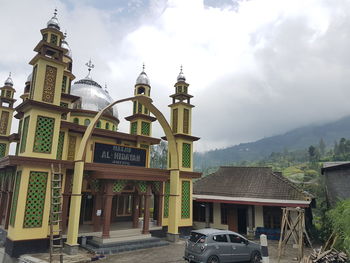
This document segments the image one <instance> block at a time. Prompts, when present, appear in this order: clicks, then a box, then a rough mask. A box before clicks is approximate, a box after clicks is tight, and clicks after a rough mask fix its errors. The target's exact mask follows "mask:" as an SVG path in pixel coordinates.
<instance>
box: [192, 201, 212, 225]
mask: <svg viewBox="0 0 350 263" xmlns="http://www.w3.org/2000/svg"><path fill="white" fill-rule="evenodd" d="M206 204H207V205H209V222H210V223H213V203H200V202H196V201H193V221H197V222H205V205H206Z"/></svg>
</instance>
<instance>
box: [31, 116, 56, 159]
mask: <svg viewBox="0 0 350 263" xmlns="http://www.w3.org/2000/svg"><path fill="white" fill-rule="evenodd" d="M54 127H55V119H54V118H49V117H44V116H38V119H37V123H36V131H35V138H34V146H33V151H34V152H38V153H51V148H52V137H53V133H54Z"/></svg>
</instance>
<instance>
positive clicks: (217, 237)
mask: <svg viewBox="0 0 350 263" xmlns="http://www.w3.org/2000/svg"><path fill="white" fill-rule="evenodd" d="M213 240H214V241H215V242H227V236H226V235H225V234H223V235H215V236H213Z"/></svg>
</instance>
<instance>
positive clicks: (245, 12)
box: [0, 0, 350, 150]
mask: <svg viewBox="0 0 350 263" xmlns="http://www.w3.org/2000/svg"><path fill="white" fill-rule="evenodd" d="M3 2H4V3H2V10H3V12H2V16H1V17H0V23H1V25H2V26H1V28H0V33H1V35H2V36H7V38H6V41H2V42H1V43H0V53H1V54H2V59H1V62H0V78H3V79H5V78H6V76H7V72H8V71H10V70H11V71H13V72H14V80H15V82H16V84H17V87H20V88H19V90H18V93H21V83H23V82H24V80H25V78H26V75H27V74H29V72H30V67H29V66H28V65H27V62H28V61H29V60H30V58H31V56H33V54H34V53H33V52H32V48H33V47H34V46H35V44H36V43H37V42H38V41H39V38H40V34H39V29H41V28H43V27H44V26H45V23H46V21H47V20H48V19H49V18H50V16H51V13H52V10H53V8H54V7H56V6H57V7H58V9H59V19H60V21H61V25H62V28H66V29H67V31H68V41H69V44H70V46H71V48H72V51H73V56H74V73H75V74H76V76H77V78H78V79H79V78H82V77H84V76H85V74H86V69H85V67H84V64H85V62H86V61H87V60H88V59H89V58H90V57H91V58H92V59H93V62H94V64H95V65H96V68H95V69H94V71H93V77H94V79H95V80H96V81H98V82H99V83H100V84H102V85H104V83H105V82H106V83H107V84H108V87H109V91H110V94H111V95H112V96H113V97H114V98H115V99H119V98H122V97H127V96H131V95H132V93H133V86H134V83H135V79H136V77H137V75H138V74H139V73H140V71H141V65H142V63H143V62H145V63H146V72H147V74H148V76H149V77H150V80H151V84H152V97H153V99H154V102H155V104H156V105H157V106H159V107H161V109H163V111H164V112H165V113H166V114H165V115H168V109H167V105H168V104H169V103H170V98H169V97H168V96H169V95H170V94H171V93H172V92H173V84H174V82H175V80H176V76H177V74H178V71H179V66H180V64H183V65H184V72H185V75H186V76H187V80H188V82H189V83H190V84H191V86H190V93H191V94H193V95H194V99H193V103H194V104H195V105H196V107H195V108H194V109H193V114H194V119H193V121H194V123H193V126H194V127H193V134H194V135H195V136H200V137H202V139H201V141H199V142H198V143H196V148H197V149H198V150H204V149H209V148H216V147H223V146H228V145H232V144H236V143H240V142H244V141H249V140H255V139H259V138H261V137H264V136H270V135H272V134H276V133H280V132H284V131H287V130H289V129H292V128H295V127H298V126H301V125H305V124H309V123H314V122H324V121H328V120H332V119H336V118H338V117H341V116H344V115H347V114H348V113H349V111H350V110H349V108H348V106H347V100H346V99H347V97H348V96H349V95H350V91H349V84H350V81H349V80H348V79H349V77H348V76H349V61H350V60H349V58H350V56H349V52H348V46H349V44H350V38H349V34H348V28H349V23H350V21H349V15H350V8H349V7H350V4H349V2H348V1H346V0H339V1H332V0H306V1H295V0H264V1H259V0H251V1H237V2H234V3H233V5H232V6H229V5H228V4H227V2H225V3H224V4H223V5H222V6H219V7H213V6H209V5H206V4H204V2H203V1H202V0H191V1H188V0H169V1H167V2H166V1H165V0H163V1H155V0H152V1H149V6H148V8H145V9H144V10H140V9H141V8H139V9H138V11H137V13H134V15H130V16H129V17H123V19H119V18H118V17H117V16H118V14H121V12H123V14H124V16H125V14H126V13H125V8H127V6H116V7H115V8H113V6H112V7H111V8H108V9H106V8H97V7H96V5H95V7H94V6H93V5H87V3H86V2H84V1H74V2H68V4H67V2H60V1H56V2H48V1H44V0H36V1H34V0H32V1H19V0H18V1H3ZM98 3H99V4H100V2H98ZM135 3H136V4H138V5H139V6H142V8H143V6H144V5H142V2H139V1H136V2H135ZM147 3H148V2H147ZM100 5H101V4H100ZM237 6H238V8H237ZM19 7H20V8H19ZM39 7H40V10H39ZM134 7H135V6H133V8H134ZM133 10H135V9H133ZM33 14H35V15H33ZM14 15H15V16H16V19H13V16H14ZM128 19H129V20H128ZM130 112H131V105H129V104H126V105H121V106H120V107H119V113H120V117H121V119H122V118H123V117H125V116H127V115H128V114H130ZM127 127H128V124H127V122H125V121H122V124H121V128H122V130H124V131H127ZM154 135H155V136H160V135H161V131H160V130H159V129H158V130H157V129H155V134H154Z"/></svg>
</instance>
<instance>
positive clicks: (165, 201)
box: [164, 182, 170, 218]
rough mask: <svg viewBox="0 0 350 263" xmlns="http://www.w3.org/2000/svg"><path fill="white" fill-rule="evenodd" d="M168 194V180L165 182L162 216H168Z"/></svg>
mask: <svg viewBox="0 0 350 263" xmlns="http://www.w3.org/2000/svg"><path fill="white" fill-rule="evenodd" d="M169 195H170V182H165V190H164V218H168V217H169Z"/></svg>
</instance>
